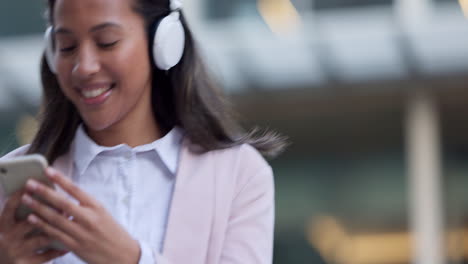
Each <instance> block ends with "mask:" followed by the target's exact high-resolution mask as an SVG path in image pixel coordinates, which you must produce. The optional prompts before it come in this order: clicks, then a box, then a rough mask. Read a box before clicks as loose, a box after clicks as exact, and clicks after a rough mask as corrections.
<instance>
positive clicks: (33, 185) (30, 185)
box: [26, 180, 37, 190]
mask: <svg viewBox="0 0 468 264" xmlns="http://www.w3.org/2000/svg"><path fill="white" fill-rule="evenodd" d="M26 186H27V187H28V188H29V189H31V190H36V189H37V183H36V182H34V180H28V181H27V182H26Z"/></svg>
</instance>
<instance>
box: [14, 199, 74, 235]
mask: <svg viewBox="0 0 468 264" xmlns="http://www.w3.org/2000/svg"><path fill="white" fill-rule="evenodd" d="M22 201H23V202H24V203H25V204H26V205H27V206H28V207H30V208H31V209H32V210H33V211H34V212H35V214H37V215H38V216H40V217H41V218H42V219H44V220H45V222H47V223H49V224H50V225H52V226H54V229H56V228H58V229H60V230H62V231H61V232H62V233H67V234H69V235H71V236H72V237H77V238H79V237H81V234H83V232H82V229H81V227H80V226H79V225H78V224H76V223H75V222H73V221H71V220H69V219H68V218H66V217H65V215H63V214H62V213H60V212H58V211H57V210H55V209H52V208H51V207H50V206H47V205H45V204H43V203H41V202H39V201H37V200H35V199H34V198H32V197H31V196H30V195H28V194H24V195H23V197H22ZM35 219H37V221H33V220H35ZM28 222H29V223H31V224H33V225H35V226H38V227H40V228H41V229H42V226H41V225H40V224H41V223H42V222H44V221H42V220H41V219H39V218H37V217H35V216H33V215H29V217H28ZM55 227H56V228H55ZM58 229H57V230H58ZM43 231H45V232H47V231H46V230H43ZM51 235H52V234H51Z"/></svg>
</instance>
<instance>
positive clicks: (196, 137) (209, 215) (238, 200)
mask: <svg viewBox="0 0 468 264" xmlns="http://www.w3.org/2000/svg"><path fill="white" fill-rule="evenodd" d="M181 10H182V5H181V3H180V2H177V1H175V0H173V1H170V2H169V1H168V0H80V1H73V0H49V2H48V11H49V12H48V14H49V20H50V21H49V22H50V24H51V28H50V30H49V32H50V35H48V47H47V50H48V52H46V56H45V58H44V59H43V63H42V66H41V73H42V83H43V88H44V101H43V105H42V118H41V123H40V128H39V132H38V133H37V135H36V137H35V138H34V140H33V142H32V144H31V145H28V146H24V147H22V148H20V149H18V150H15V151H13V152H12V153H10V154H8V155H7V156H5V157H3V158H4V159H7V158H10V157H14V156H18V155H23V154H29V153H41V154H43V155H44V156H45V157H46V158H47V159H48V161H49V163H50V164H52V166H51V167H50V168H48V169H47V170H46V174H47V176H48V177H49V178H50V179H51V180H52V181H53V182H54V183H55V184H56V186H58V187H59V190H61V191H54V190H52V189H49V188H47V187H45V186H43V185H42V184H40V183H38V182H36V181H33V180H29V181H28V183H27V185H26V187H25V190H23V191H21V192H19V193H17V194H15V195H13V196H12V197H10V198H9V199H7V201H6V203H5V206H4V208H3V210H2V213H1V216H0V259H1V261H0V262H1V263H42V262H46V261H53V263H56V264H58V263H82V262H86V263H158V264H160V263H271V259H272V244H273V218H274V198H273V193H274V188H273V177H272V172H271V168H270V166H268V164H267V163H266V162H265V160H264V159H263V158H262V157H261V155H260V154H259V152H260V153H263V154H265V155H271V156H274V155H276V154H277V153H278V152H280V151H281V150H282V149H283V147H284V140H282V139H281V138H279V137H277V136H275V135H274V134H271V133H266V134H263V135H258V133H255V132H252V133H243V132H242V130H241V129H240V128H239V127H238V125H237V124H236V122H235V121H234V120H233V119H232V117H231V116H230V114H229V112H228V110H227V107H226V103H225V101H224V100H223V97H222V96H221V94H220V93H219V91H218V90H216V89H215V86H214V85H213V84H212V83H211V81H210V80H209V78H208V75H207V72H206V71H205V68H204V67H203V64H202V63H201V60H200V57H199V55H198V52H197V50H196V48H195V45H194V40H193V38H192V35H191V32H190V30H189V29H188V26H187V23H186V20H185V19H184V16H183V14H182V11H181ZM33 194H34V195H37V196H39V197H41V198H42V200H43V201H39V200H37V199H35V198H34V197H33ZM20 203H23V204H25V205H27V206H29V207H30V208H31V209H33V211H34V213H33V214H31V215H29V217H28V218H27V220H26V221H22V222H18V221H15V219H14V217H13V215H14V210H15V209H16V208H17V207H18V205H19V204H20ZM46 203H47V204H48V205H46ZM35 228H39V229H41V230H42V231H43V235H39V236H33V237H31V236H27V235H26V234H28V233H30V232H31V230H33V229H35ZM52 241H59V242H60V243H61V244H63V245H64V246H65V247H66V248H67V250H68V251H69V254H68V252H64V251H60V250H48V251H46V252H44V251H43V250H40V249H43V248H44V247H46V246H47V245H50V243H51V242H52Z"/></svg>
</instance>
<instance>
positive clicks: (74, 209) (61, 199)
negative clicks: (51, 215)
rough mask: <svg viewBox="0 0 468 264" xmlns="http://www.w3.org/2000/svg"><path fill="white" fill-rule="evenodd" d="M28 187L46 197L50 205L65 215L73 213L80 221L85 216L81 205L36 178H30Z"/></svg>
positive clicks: (43, 197)
mask: <svg viewBox="0 0 468 264" xmlns="http://www.w3.org/2000/svg"><path fill="white" fill-rule="evenodd" d="M26 189H27V190H28V191H30V192H32V193H35V194H38V195H39V196H40V198H42V199H44V200H45V201H46V203H48V204H49V205H50V206H52V207H53V208H55V209H58V210H59V211H61V212H63V215H68V216H69V215H73V217H74V218H75V219H77V220H78V221H80V220H82V219H83V218H84V216H83V213H82V210H81V208H80V206H79V205H76V204H74V203H73V202H71V201H70V200H68V199H67V198H66V197H65V196H64V195H63V194H61V193H59V192H57V191H55V190H53V189H52V188H49V187H48V186H46V185H44V184H42V183H40V182H38V181H35V180H28V181H27V183H26Z"/></svg>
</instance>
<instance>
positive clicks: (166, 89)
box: [28, 0, 287, 163]
mask: <svg viewBox="0 0 468 264" xmlns="http://www.w3.org/2000/svg"><path fill="white" fill-rule="evenodd" d="M132 1H135V3H134V6H133V8H134V11H135V12H137V13H138V14H140V15H141V16H142V17H143V18H144V21H145V24H146V31H147V34H148V38H150V37H151V35H152V34H153V32H152V25H154V24H155V22H156V21H157V20H159V19H161V18H162V17H164V16H166V15H168V14H169V13H170V12H171V11H170V9H169V0H132ZM55 2H56V1H55V0H49V1H48V9H47V11H46V16H47V17H48V19H49V23H50V24H51V25H53V24H54V21H53V9H54V6H55ZM181 21H182V24H183V26H184V30H185V39H186V42H185V50H184V55H183V57H182V59H181V61H180V62H179V64H177V65H176V66H175V67H173V68H172V69H170V70H169V71H161V70H159V69H157V68H156V67H155V66H154V64H153V63H151V65H153V66H152V95H151V96H152V98H151V100H152V108H153V112H154V114H155V117H156V119H157V120H156V121H157V123H158V125H159V127H160V129H161V130H162V132H163V133H166V132H168V131H169V130H170V129H171V128H172V127H174V126H179V127H181V128H183V129H184V131H185V135H186V136H187V137H188V138H189V139H190V141H191V143H192V144H194V145H196V146H198V147H199V150H201V151H210V150H216V149H224V148H229V147H232V146H236V145H240V144H244V143H247V144H251V145H252V146H253V147H255V148H256V149H257V150H258V151H259V152H260V153H262V154H263V155H265V156H267V157H274V156H276V155H277V154H279V153H280V152H281V151H282V150H283V149H284V148H285V146H286V145H287V143H286V139H285V138H284V137H283V136H280V135H279V134H277V133H274V132H271V131H266V130H261V129H257V128H255V129H252V130H251V131H245V130H243V129H242V128H241V126H240V125H239V124H238V122H237V121H236V120H235V118H234V115H233V112H232V109H231V107H230V104H229V103H228V102H227V100H226V99H225V97H224V95H223V94H222V92H221V90H220V89H219V87H220V86H219V85H217V82H215V81H214V80H213V79H212V78H211V76H210V74H209V72H208V70H207V68H206V67H205V65H204V63H203V61H202V59H201V57H200V54H199V51H198V49H197V47H196V43H195V41H194V38H193V35H192V33H191V31H190V29H189V26H188V25H187V21H186V19H185V17H184V15H183V13H182V12H181ZM148 49H149V45H148ZM150 54H151V52H150ZM150 59H151V58H150ZM41 81H42V87H43V100H42V105H41V108H40V113H39V130H38V132H37V134H36V135H35V138H34V139H33V142H32V144H31V147H30V149H29V151H28V152H29V153H41V154H43V155H44V156H46V158H47V159H48V161H49V162H50V163H53V162H54V161H55V160H56V159H57V158H58V157H59V156H61V155H63V154H65V153H66V152H67V151H68V150H69V148H70V145H71V143H72V141H73V138H74V135H75V131H76V129H77V128H78V126H79V124H80V123H81V122H82V120H81V117H80V115H79V113H78V111H77V109H76V108H75V106H74V105H73V104H72V103H71V101H69V100H68V99H67V98H66V97H65V95H64V93H63V92H62V90H61V89H60V86H59V83H58V81H57V78H56V76H55V74H53V73H52V72H51V70H50V68H49V66H48V64H47V63H46V61H45V57H44V56H43V57H42V62H41Z"/></svg>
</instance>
